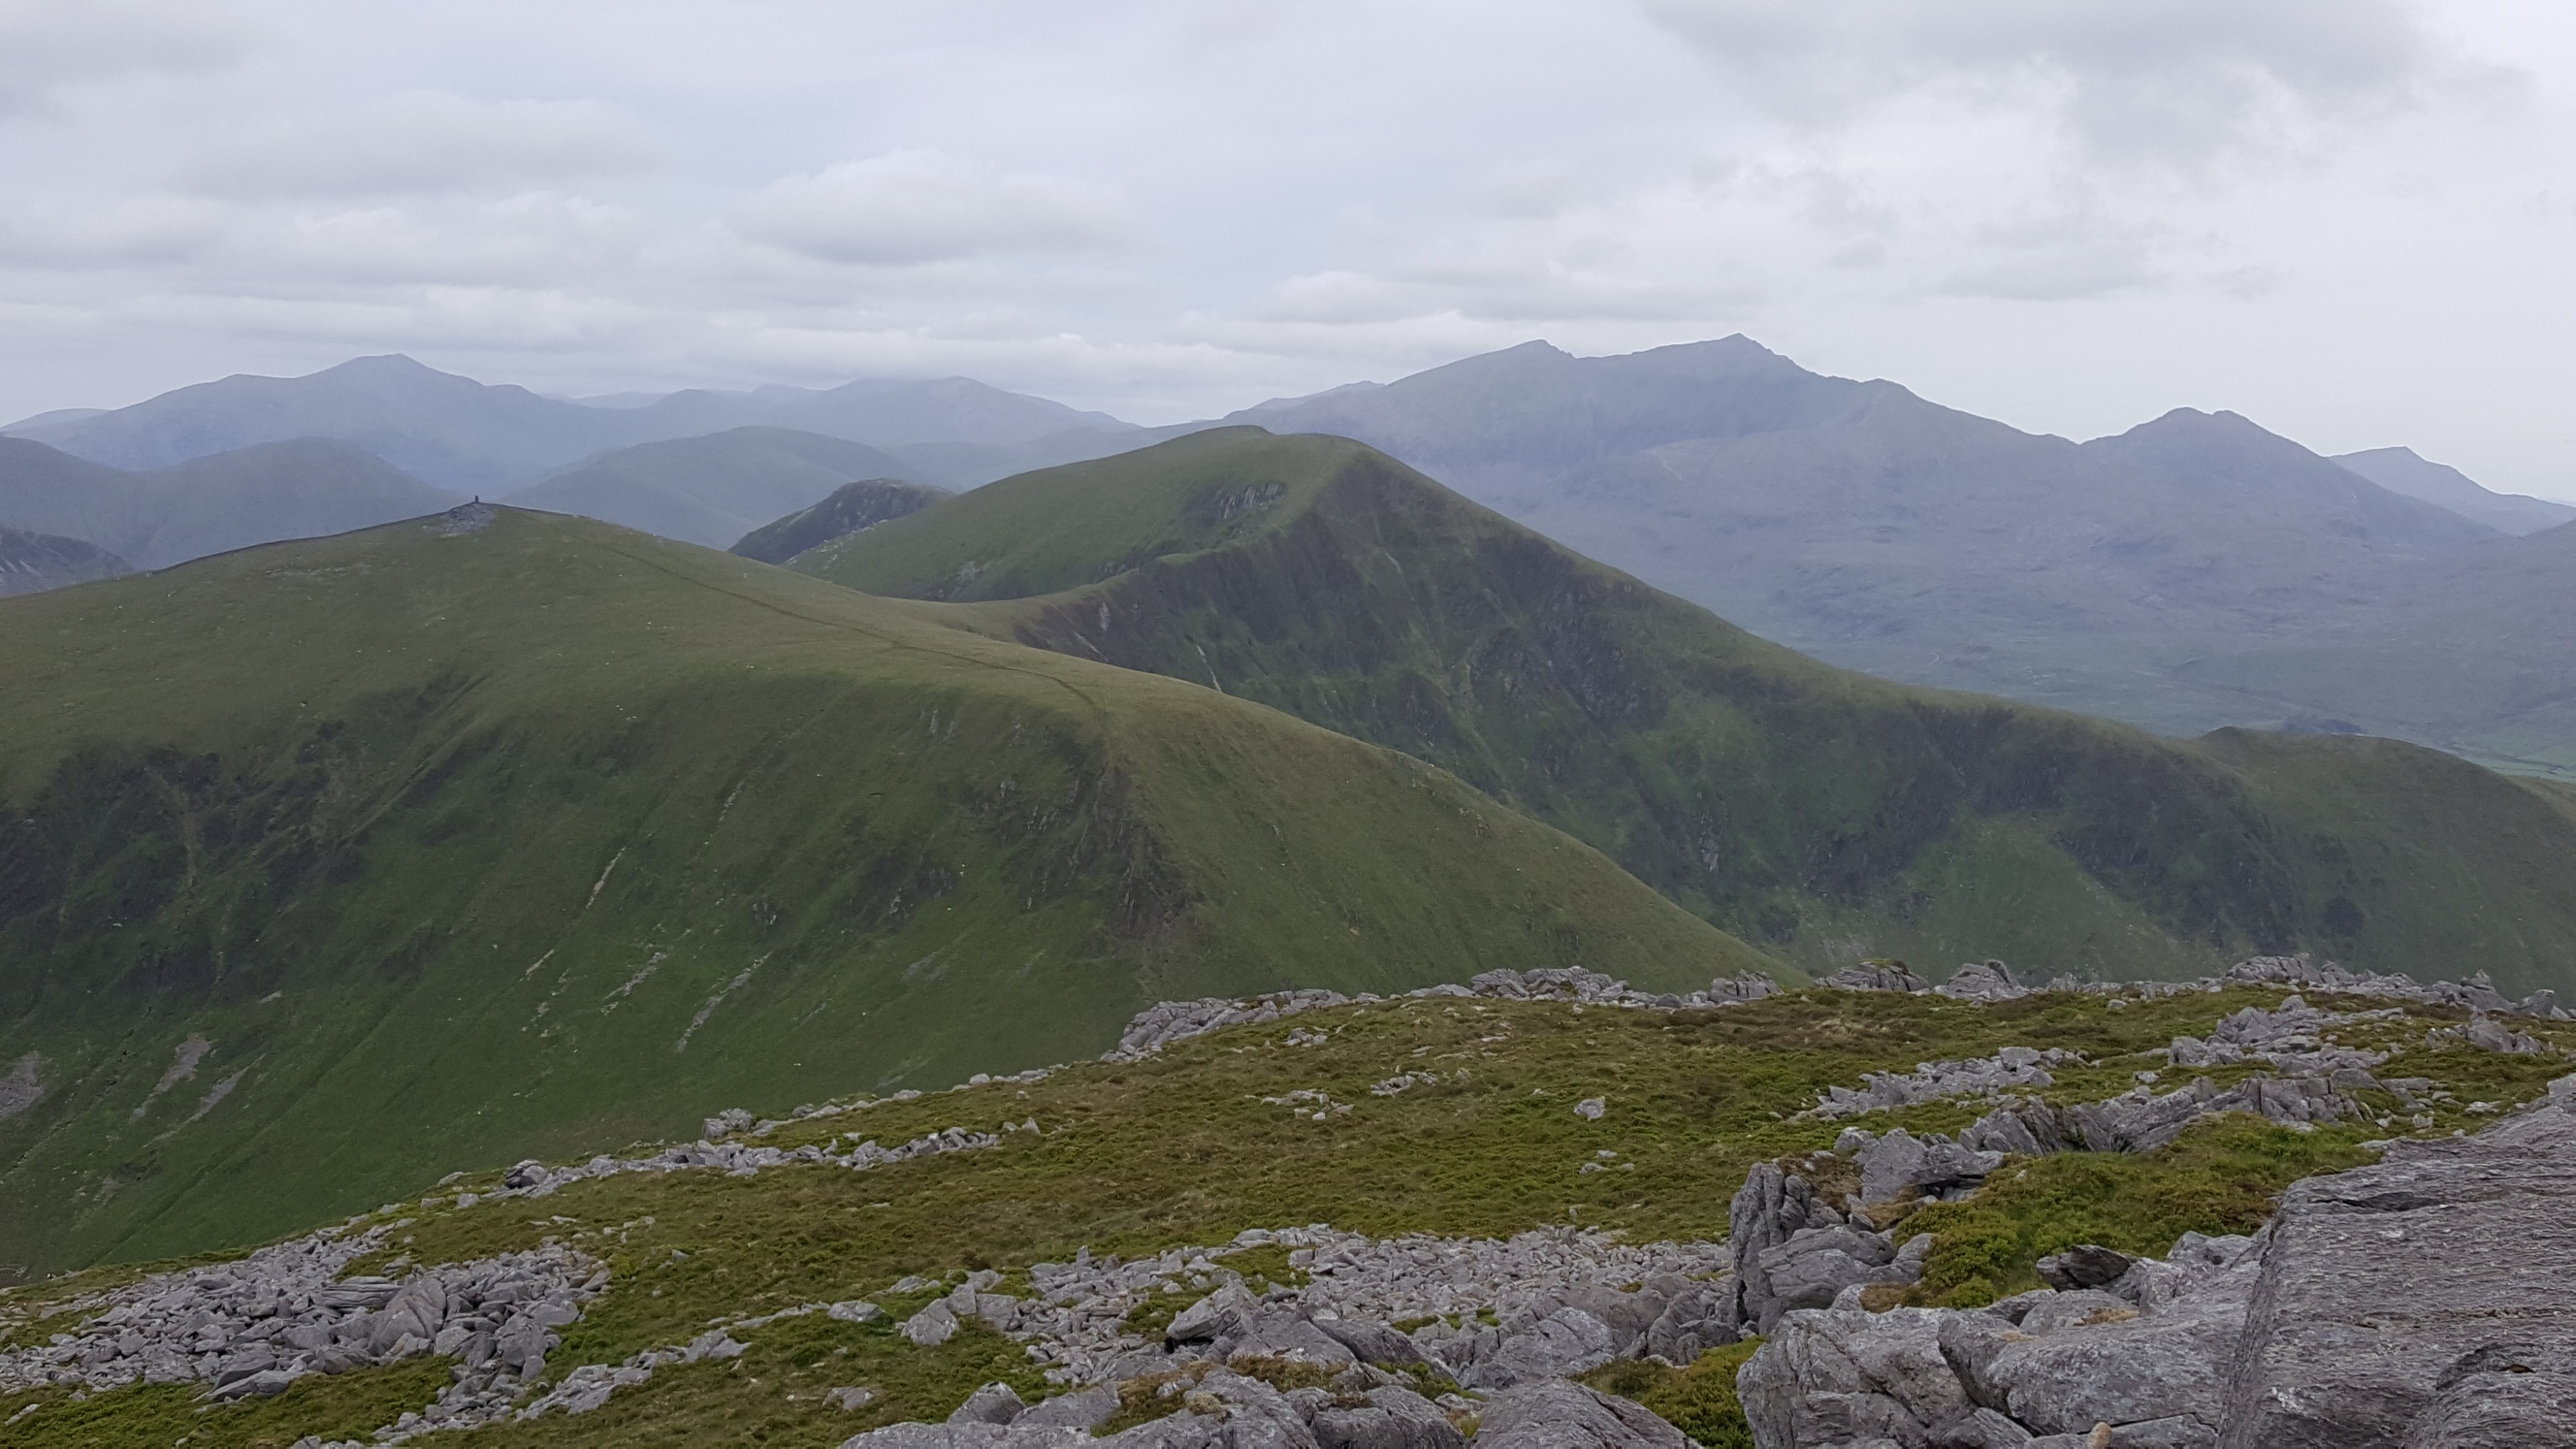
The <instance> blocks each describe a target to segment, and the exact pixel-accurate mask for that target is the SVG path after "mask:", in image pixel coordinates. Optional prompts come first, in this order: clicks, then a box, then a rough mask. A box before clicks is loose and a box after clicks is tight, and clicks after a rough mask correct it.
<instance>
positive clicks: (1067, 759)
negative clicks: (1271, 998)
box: [0, 509, 1761, 1268]
mask: <svg viewBox="0 0 2576 1449" xmlns="http://www.w3.org/2000/svg"><path fill="white" fill-rule="evenodd" d="M922 613H923V609H922V607H921V606H918V605H912V604H904V603H895V602H888V601H881V600H873V599H869V598H866V597H863V596H861V595H858V594H854V593H852V592H850V591H848V590H844V589H839V588H835V587H832V586H830V585H826V584H822V583H818V582H815V581H813V580H809V579H804V578H800V577H798V576H796V575H794V574H790V573H787V572H785V571H782V570H778V569H774V568H771V567H769V566H766V565H762V564H757V563H753V562H750V561H748V560H744V559H739V558H735V557H732V556H730V555H726V554H720V553H714V552H710V551H706V550H701V549H696V548H692V547H689V546H686V545H680V544H672V543H666V542H662V541H659V540H655V539H651V538H647V537H644V536H642V535H638V534H632V533H628V532H625V531H623V530H619V529H615V528H611V527H608V526H606V525H601V524H596V523H591V522H588V521H584V520H578V519H570V518H562V517H552V516H543V515H533V514H526V513H519V512H515V511H510V510H481V509H468V510H460V512H459V513H458V514H454V515H447V516H442V517H438V518H432V519H428V520H423V521H415V522H411V523H405V524H398V525H392V526H388V527H385V528H380V529H375V530H372V531H369V532H365V533H360V534H354V535H348V536H344V537H341V538H335V539H329V540H323V541H317V542H311V543H301V544H291V545H280V546H276V547H272V548H267V549H260V550H252V551H247V552H243V553H238V554H232V555H228V556H225V557H223V558H220V559H214V560H208V561H205V562H203V563H200V564H196V565H192V566H189V567H185V568H181V569H177V570H173V571H170V572H168V573H165V574H161V575H156V576H152V577H148V578H139V579H128V580H117V581H110V582H106V583H99V584H90V585H83V586H80V587H77V588H72V589H68V590H63V591H60V592H57V593H52V594H44V595H36V596H30V597H25V598H16V599H10V600H6V601H0V798H5V800H6V801H7V804H8V807H9V808H8V810H7V812H6V815H5V818H0V1023H5V1025H0V1063H8V1064H11V1066H12V1068H13V1069H14V1068H20V1067H23V1068H24V1070H25V1071H26V1072H28V1073H29V1074H30V1079H31V1081H32V1082H33V1083H34V1084H35V1085H36V1086H38V1087H39V1088H41V1094H40V1095H38V1096H36V1097H35V1099H34V1100H33V1103H32V1105H27V1106H25V1107H24V1110H19V1111H15V1112H13V1113H12V1114H11V1115H9V1116H7V1117H0V1162H5V1163H7V1164H8V1165H7V1167H6V1169H5V1170H0V1263H8V1264H15V1265H21V1266H22V1267H24V1266H33V1267H38V1268H42V1267H47V1266H52V1265H58V1264H62V1263H67V1262H77V1261H87V1260H91V1259H95V1258H98V1257H101V1256H115V1257H132V1256H138V1255H144V1256H148V1255H150V1254H153V1253H159V1252H167V1251H176V1250H178V1249H180V1248H183V1247H185V1248H188V1249H191V1250H193V1249H196V1248H200V1247H203V1246H206V1245H208V1244H212V1243H226V1242H243V1241H248V1240H251V1239H254V1238H257V1237H260V1236H263V1235H266V1234H270V1233H274V1232H277V1231H280V1230H282V1229H284V1228H286V1227H289V1226H292V1225H294V1224H297V1223H301V1222H305V1221H309V1220H312V1219H315V1218H318V1217H322V1216H327V1215H331V1214H335V1213H345V1212H347V1211H350V1210H352V1209H354V1208H358V1207H364V1206H367V1205H370V1204H372V1203H375V1202H378V1201H381V1200H382V1197H383V1195H384V1194H385V1193H386V1192H387V1191H389V1190H391V1189H392V1188H393V1187H395V1186H397V1185H399V1184H401V1183H405V1182H408V1181H410V1180H411V1178H412V1176H413V1175H414V1174H416V1172H417V1171H418V1167H419V1164H421V1163H423V1162H427V1161H433V1160H460V1161H484V1160H498V1159H503V1158H507V1157H511V1156H514V1155H516V1154H519V1153H523V1152H560V1151H569V1150H571V1149H572V1148H573V1147H574V1146H576V1145H577V1144H582V1143H587V1142H593V1141H599V1140H609V1139H616V1138H623V1137H632V1136H641V1135H663V1134H668V1133H671V1132H674V1131H676V1130H679V1129H680V1128H682V1127H683V1126H685V1125H688V1124H690V1123H694V1121H695V1120H696V1116H695V1114H698V1113H702V1112H703V1111H704V1110H706V1109H707V1107H708V1104H709V1103H722V1102H726V1101H731V1100H737V1099H739V1100H753V1101H778V1100H793V1099H796V1098H800V1097H811V1096H821V1095H824V1094H826V1093H831V1092H846V1091H851V1090H856V1089H860V1088H873V1089H878V1090H884V1089H887V1088H891V1087H895V1086H899V1085H902V1084H905V1083H913V1082H932V1083H937V1082H945V1081H953V1080H956V1079H958V1078H959V1077H961V1076H963V1075H965V1074H967V1073H970V1072H974V1071H1007V1070H1015V1069H1017V1068H1020V1067H1024V1066H1028V1065H1030V1064H1032V1063H1037V1062H1043V1061H1053V1060H1060V1059H1063V1058H1066V1057H1069V1056H1078V1055H1082V1054H1085V1053H1090V1052H1096V1051H1098V1050H1101V1049H1102V1048H1105V1047H1106V1046H1108V1045H1109V1044H1110V1043H1111V1042H1113V1041H1114V1040H1115V1037H1116V1032H1117V1029H1118V1027H1119V1026H1120V1025H1121V1024H1122V1023H1123V1022H1124V1021H1125V1019H1126V1018H1127V1016H1128V1015H1129V1014H1130V1013H1132V1012H1133V1011H1135V1010H1137V1009H1139V1008H1140V1007H1141V1006H1143V1005H1145V1004H1147V1003H1150V1002H1152V1001H1155V1000H1157V999H1163V998H1173V997H1188V996H1195V995H1199V994H1203V993H1207V992H1213V991H1220V990H1222V991H1226V992H1241V991H1248V990H1257V989H1266V988H1270V987H1277V986H1285V985H1292V984H1293V985H1325V986H1338V987H1342V988H1345V989H1359V988H1388V987H1406V986H1414V985H1420V984H1425V983H1429V982H1434V981H1441V980H1459V979H1464V978H1465V977H1466V976H1467V975H1470V974H1472V973H1474V972H1476V971H1480V970H1484V969H1488V968H1492V967H1498V966H1509V967H1521V968H1525V967H1529V966H1535V965H1545V964H1556V963H1564V962H1580V963H1581V964H1583V965H1586V966H1593V967H1597V968H1599V969H1603V970H1607V971H1611V972H1614V973H1617V974H1621V975H1625V976H1629V977H1630V978H1632V979H1635V980H1638V981H1640V982H1641V983H1658V984H1660V985H1662V986H1663V987H1666V988H1673V987H1679V988H1684V989H1687V988H1688V987H1690V986H1693V985H1700V984H1705V983H1706V981H1707V979H1708V978H1709V977H1710V976H1711V975H1712V974H1715V973H1719V972H1728V971H1733V970H1736V969H1740V968H1743V967H1746V966H1749V965H1757V964H1759V963H1760V960H1761V958H1760V957H1759V956H1758V955H1757V954H1756V953H1754V952H1752V951H1751V950H1749V949H1748V948H1746V947H1744V946H1743V945H1741V944H1740V943H1738V942H1735V941H1733V940H1730V939H1729V938H1727V937H1725V936H1723V935H1721V934H1719V933H1718V932H1716V931H1714V930H1711V929H1709V928H1708V927H1707V926H1706V925H1704V924H1703V923H1702V922H1700V921H1698V920H1696V919H1693V918H1692V917H1690V916H1689V915H1687V914H1686V913H1684V912H1682V911H1680V910H1677V909H1675V908H1673V907H1671V906H1670V905H1669V904H1668V903H1666V902H1665V901H1663V900H1661V899H1660V898H1658V897H1657V896H1656V895H1655V894H1654V893H1653V892H1651V891H1649V890H1648V889H1646V888H1645V887H1644V886H1642V885H1640V884H1638V883H1637V882H1636V881H1634V880H1632V879H1630V878H1629V877H1627V876H1625V875H1623V874H1621V873H1620V872H1619V871H1618V870H1617V869H1616V868H1615V867H1614V866H1613V865H1612V864H1611V863H1610V862H1609V861H1607V860H1606V859H1604V858H1602V857H1601V856H1600V855H1598V854H1597V853H1595V852H1594V851H1592V850H1590V849H1589V848H1587V847H1584V846H1582V845H1579V844H1577V843H1576V842H1574V841H1572V840H1570V839H1568V838H1566V837H1565V836H1562V835H1559V834H1557V833H1556V832H1554V831H1551V830H1548V829H1546V828H1544V827H1542V826H1538V825H1535V824H1533V823H1531V822H1530V821H1528V820H1526V819H1524V818H1522V817H1520V816H1518V815H1515V814H1513V813H1512V812H1510V811H1508V810H1504V809H1502V808H1499V807H1497V806H1495V805H1494V804H1493V803H1492V802H1490V801H1488V800H1486V799H1485V798H1483V797H1482V796H1480V795H1478V794H1477V793H1476V792H1474V791H1472V790H1470V789H1468V788H1467V787H1466V786H1464V785H1462V784H1460V783H1459V782H1458V781H1456V780H1454V779H1452V778H1451V777H1449V776H1447V775H1444V774H1442V773H1440V772H1439V771H1437V770H1434V769H1431V768H1428V767H1425V766H1424V765H1422V764H1420V763H1419V762H1417V761H1415V760H1413V759H1410V758H1407V757H1405V756H1402V755H1399V754H1396V753H1393V752H1390V751H1386V750H1382V749H1379V748H1376V747H1373V746H1370V745H1365V744H1361V743H1357V742H1354V741H1351V740H1348V739H1345V738H1342V737H1340V736H1337V735H1333V734H1330V733H1327V732H1325V731H1322V730H1319V729H1315V728H1313V727H1311V726H1309V725H1306V724H1303V723H1300V722H1298V721H1296V720H1294V719H1291V718H1289V717H1288V716H1286V715H1282V714H1279V713H1276V712H1274V711H1271V710H1267V709H1264V708H1262V707H1260V706H1258V705H1255V704H1251V703H1247V702H1244V701H1240V700H1235V699H1231V698H1228V697H1226V696H1223V695H1220V694H1218V693H1216V692H1214V691H1212V690H1208V689H1205V688H1202V687H1199V686H1196V685H1192V684H1186V683H1181V682H1177V681H1172V680H1167V679H1160V678H1156V677H1153V676H1150V675H1144V674H1137V673H1132V672H1128V671H1123V670H1116V669H1110V668H1106V667H1103V666H1100V665H1097V664H1092V663H1088V662H1085V661H1081V660H1076V659H1071V658H1067V657H1064V656H1060V655H1056V654H1050V653H1045V652H1041V651H1036V650H1030V649H1026V648H1022V647H1020V646H1016V645H1011V644H1003V643H996V642H992V641H988V640H984V639H979V638H975V637H973V636H970V635H966V634H962V633H959V632H957V631H954V630H950V629H944V628H939V627H936V626H935V625H932V624H929V623H925V622H923V621H922V620H921V618H920V615H921V614H922ZM23 1101H24V1098H23V1094H19V1095H13V1097H12V1098H11V1105H13V1106H16V1105H19V1104H21V1103H23Z"/></svg>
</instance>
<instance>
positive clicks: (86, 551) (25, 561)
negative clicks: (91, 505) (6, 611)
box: [0, 528, 134, 595]
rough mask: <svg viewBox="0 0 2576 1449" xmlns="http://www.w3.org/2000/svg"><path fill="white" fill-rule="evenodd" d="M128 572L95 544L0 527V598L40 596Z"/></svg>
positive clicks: (130, 567) (121, 562) (120, 561)
mask: <svg viewBox="0 0 2576 1449" xmlns="http://www.w3.org/2000/svg"><path fill="white" fill-rule="evenodd" d="M132 572H134V566H133V565H131V564H129V563H127V562H126V561H125V560H123V559H121V558H118V557H117V556H116V555H114V554H112V553H109V552H108V551H107V550H106V549H103V548H100V547H98V546H97V545H95V544H89V543H83V542H82V541H81V540H79V539H76V538H56V537H54V536H53V535H52V534H46V533H29V532H26V531H25V530H23V529H16V528H0V595H5V594H34V593H41V592H43V591H44V590H46V589H59V588H61V587H62V586H63V585H65V584H83V583H87V582H89V581H90V580H92V579H112V578H116V577H118V576H120V575H123V574H130V573H132Z"/></svg>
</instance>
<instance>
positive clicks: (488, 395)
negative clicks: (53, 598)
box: [7, 356, 1150, 519]
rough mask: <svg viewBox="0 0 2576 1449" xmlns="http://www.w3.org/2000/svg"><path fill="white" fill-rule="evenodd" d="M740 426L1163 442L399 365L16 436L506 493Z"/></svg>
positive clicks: (1023, 416) (988, 394) (1009, 409)
mask: <svg viewBox="0 0 2576 1449" xmlns="http://www.w3.org/2000/svg"><path fill="white" fill-rule="evenodd" d="M740 427H773V428H794V429H797V430H799V431H802V432H808V433H818V434H821V435H823V436H826V437H833V438H841V439H845V440H848V441H851V442H861V443H867V444H870V445H872V446H875V447H879V448H883V449H887V450H890V451H896V452H898V453H900V454H901V455H902V456H903V457H904V461H905V465H906V466H905V470H904V471H905V472H906V473H907V475H911V476H929V477H936V478H940V479H960V480H962V481H967V482H984V481H987V480H989V479H991V478H996V477H1000V476H1002V475H1003V474H1006V473H1012V472H1018V471H1021V470H1024V469H1027V468H1034V467H1043V466H1047V465H1050V464H1054V463H1061V462H1068V461H1074V460H1078V459H1084V458H1094V457H1099V456H1102V455H1104V454H1107V453H1113V452H1117V451H1119V450H1120V449H1122V448H1127V447H1133V446H1136V445H1137V443H1140V442H1144V441H1149V440H1150V439H1149V437H1148V436H1147V435H1146V434H1145V433H1144V431H1143V430H1141V429H1138V428H1136V427H1134V426H1133V425H1131V424H1128V423H1123V422H1120V421H1119V420H1118V419H1116V418H1113V417H1110V416H1109V415H1107V414H1106V413H1095V412H1083V411H1080V410H1078V409H1075V408H1070V407H1066V406H1065V405H1063V404H1062V403H1056V402H1050V401H1048V400H1046V399H1044V398H1036V397H1029V396H1026V395H1024V394H1021V393H1013V392H1005V391H1003V390H1002V389H1000V388H995V387H989V386H986V385H985V384H983V383H980V382H976V381H973V380H972V379H969V378H962V377H950V378H933V379H917V380H870V381H862V382H853V383H849V384H846V385H844V386H841V387H835V388H828V389H820V390H816V389H806V388H793V387H761V388H754V389H751V390H749V391H746V392H710V391H689V392H678V393H670V394H666V395H662V396H658V397H656V396H644V395H637V394H623V395H611V396H608V397H601V398H591V399H586V400H582V401H568V400H565V399H561V398H549V397H541V396H539V395H538V394H536V393H533V392H530V391H528V390H527V389H525V388H521V387H510V386H489V385H486V384H484V383H480V382H476V381H475V380H473V379H472V378H466V377H458V376H455V375H453V374H450V373H444V372H440V371H438V370H437V369H435V368H431V367H426V366H423V365H422V364H420V363H418V362H415V361H413V360H412V359H410V358H408V357H401V356H390V357H361V358H357V359H354V360H352V361H349V362H344V363H341V364H340V365H339V366H337V367H330V368H325V369H323V370H322V371H320V372H317V373H312V374H310V375H307V376H304V377H285V378H280V377H251V376H247V375H244V376H235V377H228V378H224V379H222V380H220V381H217V382H208V383H199V384H197V385H195V386H192V387H183V388H179V389H177V390H176V391H173V392H167V393H163V394H161V395H160V396H159V397H155V398H150V399H147V400H146V401H143V402H139V403H136V404H134V405H133V406H131V407H124V408H116V409H112V410H108V411H104V412H101V411H95V410H85V409H68V410H64V411H59V412H52V413H46V414H43V415H41V416H39V417H34V418H28V419H25V420H23V421H21V422H19V423H16V424H13V425H12V426H11V427H10V428H9V429H8V430H7V431H8V432H11V433H14V434H17V435H19V436H24V437H32V438H36V439H38V440H39V441H42V442H46V443H50V444H52V445H53V446H55V447H58V448H60V449H62V450H63V451H64V452H67V453H71V454H74V455H76V456H78V457H82V458H87V459H89V460H90V461H92V462H97V463H106V464H109V465H111V466H113V467H118V468H128V469H148V468H159V467H166V466H168V465H170V464H172V463H177V462H182V461H185V460H187V459H190V458H196V457H203V456H207V455H209V454H213V453H220V452H228V451H231V450H233V449H236V448H242V447H247V446H249V445H251V444H254V443H266V442H281V441H284V440H286V439H290V438H331V439H335V440H337V441H340V442H344V443H349V444H353V445H355V446H357V447H360V448H363V449H365V450H367V451H368V452H370V453H373V454H375V455H376V456H377V457H379V458H382V459H384V460H385V461H386V462H389V463H391V464H393V465H394V466H395V467H397V468H400V469H402V470H404V471H405V472H408V473H410V474H412V475H413V476H415V477H417V478H420V479H422V480H425V481H427V482H429V483H431V484H434V485H437V486H440V487H445V488H451V489H454V490H456V491H458V492H461V493H496V494H497V493H502V492H507V491H509V490H510V489H513V488H520V487H525V486H527V485H528V484H531V483H534V482H536V481H538V480H540V479H543V478H546V477H548V476H550V475H552V474H555V473H558V472H561V471H563V470H564V469H566V468H569V467H571V466H572V465H574V464H576V463H579V462H581V461H583V460H585V459H587V458H590V457H591V456H593V455H595V454H598V453H601V452H604V451H607V450H610V449H615V448H622V447H631V446H634V445H636V444H639V443H650V442H661V441H665V440H668V439H674V438H684V437H692V436H698V435H703V434H707V433H715V432H724V431H729V430H731V429H734V428H740ZM840 481H843V482H846V481H848V480H847V479H842V480H840ZM766 517H768V515H763V518H764V519H765V518H766Z"/></svg>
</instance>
